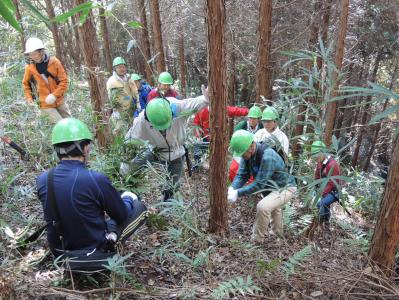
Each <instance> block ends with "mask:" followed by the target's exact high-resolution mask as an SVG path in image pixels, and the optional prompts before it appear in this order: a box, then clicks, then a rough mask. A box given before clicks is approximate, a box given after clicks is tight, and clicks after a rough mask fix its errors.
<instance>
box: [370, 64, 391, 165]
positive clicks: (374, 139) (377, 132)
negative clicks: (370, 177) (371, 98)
mask: <svg viewBox="0 0 399 300" xmlns="http://www.w3.org/2000/svg"><path fill="white" fill-rule="evenodd" d="M398 67H399V62H398V61H396V64H395V68H394V70H393V73H392V76H391V82H390V84H389V90H392V88H393V86H394V83H395V78H396V73H397V72H398ZM388 103H389V97H388V98H387V99H386V100H385V102H384V105H383V107H382V111H384V110H385V109H386V108H387V106H388ZM381 122H382V120H380V121H379V122H378V123H377V124H376V125H375V126H373V127H374V134H373V139H372V142H371V147H370V150H369V152H368V154H367V158H366V161H365V163H364V166H363V171H364V172H367V170H368V168H369V166H370V161H371V158H372V157H373V153H374V149H375V146H376V144H377V141H378V134H379V132H380V130H381Z"/></svg>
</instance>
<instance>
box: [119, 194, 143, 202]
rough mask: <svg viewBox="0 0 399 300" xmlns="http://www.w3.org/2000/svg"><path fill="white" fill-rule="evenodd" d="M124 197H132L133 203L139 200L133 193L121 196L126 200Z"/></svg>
mask: <svg viewBox="0 0 399 300" xmlns="http://www.w3.org/2000/svg"><path fill="white" fill-rule="evenodd" d="M124 197H130V198H131V199H132V201H135V200H138V199H139V197H137V195H136V194H135V193H132V192H123V194H122V195H121V198H124Z"/></svg>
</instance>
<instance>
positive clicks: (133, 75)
mask: <svg viewBox="0 0 399 300" xmlns="http://www.w3.org/2000/svg"><path fill="white" fill-rule="evenodd" d="M130 79H131V80H134V81H136V80H141V76H140V75H139V74H136V73H133V74H132V76H130Z"/></svg>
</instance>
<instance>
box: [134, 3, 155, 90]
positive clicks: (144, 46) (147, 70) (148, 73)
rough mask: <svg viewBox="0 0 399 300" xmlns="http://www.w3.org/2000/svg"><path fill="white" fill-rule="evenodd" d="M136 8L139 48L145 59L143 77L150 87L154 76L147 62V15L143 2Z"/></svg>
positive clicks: (148, 54)
mask: <svg viewBox="0 0 399 300" xmlns="http://www.w3.org/2000/svg"><path fill="white" fill-rule="evenodd" d="M138 7H139V11H140V23H141V24H142V26H143V28H142V29H141V45H142V46H141V47H142V49H143V54H144V59H145V75H146V79H147V81H148V83H149V84H150V85H152V86H153V85H154V78H153V77H154V76H153V73H152V69H151V65H150V64H149V63H148V61H149V60H150V58H151V47H150V38H149V34H148V24H147V15H146V9H145V1H144V0H138Z"/></svg>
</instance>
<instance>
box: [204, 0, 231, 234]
mask: <svg viewBox="0 0 399 300" xmlns="http://www.w3.org/2000/svg"><path fill="white" fill-rule="evenodd" d="M206 22H207V33H208V82H209V83H210V84H211V85H210V101H211V103H210V121H211V122H210V131H211V132H212V134H211V143H210V152H211V154H210V161H209V164H210V165H211V166H212V168H210V170H209V196H210V216H209V231H210V232H213V233H224V232H226V231H227V230H228V213H227V199H226V190H227V186H226V181H227V180H226V173H227V170H226V166H227V156H226V152H227V135H226V132H227V122H226V106H227V95H226V65H225V49H224V42H225V39H224V36H225V30H224V26H225V1H224V0H206Z"/></svg>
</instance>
